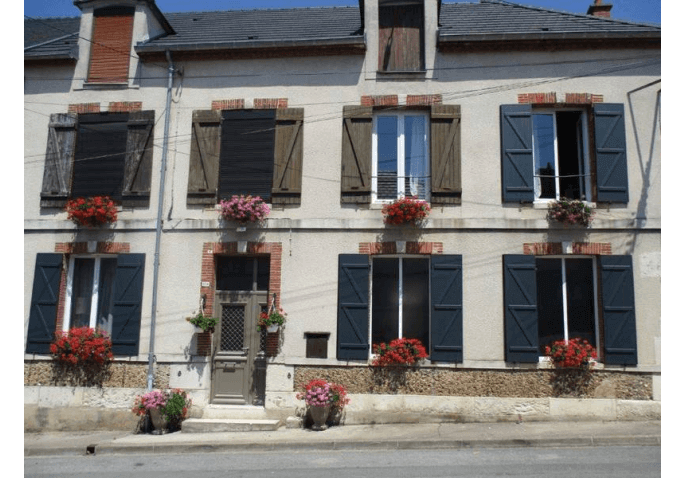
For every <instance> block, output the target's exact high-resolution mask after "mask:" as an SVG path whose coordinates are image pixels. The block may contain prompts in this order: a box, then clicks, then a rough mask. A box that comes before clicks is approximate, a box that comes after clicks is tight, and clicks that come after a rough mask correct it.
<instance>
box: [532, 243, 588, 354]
mask: <svg viewBox="0 0 686 478" xmlns="http://www.w3.org/2000/svg"><path fill="white" fill-rule="evenodd" d="M555 259H561V263H562V264H561V280H562V315H563V317H562V327H563V333H564V340H569V339H571V338H574V337H570V336H569V325H568V315H569V313H568V310H567V287H566V284H567V276H566V269H565V260H566V259H591V261H592V262H591V263H592V275H593V316H594V317H593V328H594V334H595V343H594V344H592V345H593V346H594V347H595V349H596V350H601V348H600V345H601V344H600V338H601V335H600V318H601V315H600V302H599V297H600V293H601V290H600V286H601V284H600V283H599V279H598V272H599V264H598V258H597V256H594V255H580V254H579V255H577V254H575V255H545V256H536V261H538V260H555ZM537 272H538V271H537ZM536 287H537V288H538V280H537V281H536ZM538 339H539V341H540V336H539V337H538ZM547 359H548V358H547V357H546V356H544V355H543V350H542V349H540V350H539V361H546V360H547Z"/></svg>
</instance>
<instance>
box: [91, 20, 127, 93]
mask: <svg viewBox="0 0 686 478" xmlns="http://www.w3.org/2000/svg"><path fill="white" fill-rule="evenodd" d="M133 14H134V9H133V8H101V9H98V10H96V11H95V12H94V13H93V35H92V40H91V56H90V66H89V69H88V83H127V82H128V77H129V63H130V61H131V38H132V35H133Z"/></svg>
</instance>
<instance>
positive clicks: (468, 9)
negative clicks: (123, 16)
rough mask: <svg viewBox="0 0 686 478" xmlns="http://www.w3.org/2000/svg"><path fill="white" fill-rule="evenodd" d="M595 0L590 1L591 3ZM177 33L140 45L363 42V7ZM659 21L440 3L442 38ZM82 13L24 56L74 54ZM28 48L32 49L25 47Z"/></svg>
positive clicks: (247, 15)
mask: <svg viewBox="0 0 686 478" xmlns="http://www.w3.org/2000/svg"><path fill="white" fill-rule="evenodd" d="M590 3H591V0H588V4H589V5H590ZM164 16H165V18H166V19H167V20H168V22H169V24H170V25H171V26H172V27H173V29H174V31H175V34H173V35H167V36H164V37H162V38H158V39H153V40H150V41H148V42H146V43H144V44H139V45H137V47H136V50H137V51H139V52H145V51H163V50H165V49H167V48H170V49H172V50H177V49H180V50H195V49H216V48H240V47H250V46H252V47H256V46H264V47H270V46H279V45H298V44H303V43H308V42H309V43H312V44H322V45H323V44H327V43H348V42H351V41H354V42H361V41H362V38H363V32H362V24H361V16H360V10H359V7H358V6H353V7H321V8H293V9H270V10H229V11H219V12H183V13H166V14H164ZM660 30H661V29H660V26H658V25H650V24H639V23H632V22H626V21H621V20H616V19H605V18H600V17H593V16H588V15H584V14H576V13H569V12H562V11H557V10H550V9H545V8H538V7H531V6H526V5H520V4H515V3H511V2H509V1H502V0H482V1H480V2H471V3H443V4H442V5H441V13H440V25H439V39H440V40H441V41H460V40H461V39H475V38H491V39H517V38H524V37H531V36H532V35H535V36H536V37H537V38H542V39H544V38H548V37H550V38H558V39H560V38H562V39H564V38H572V37H574V38H579V37H587V38H592V37H603V36H608V35H609V36H614V37H624V36H626V37H632V36H642V35H650V36H653V37H654V36H658V37H659V35H660ZM78 31H79V18H78V17H75V18H41V19H34V20H29V19H27V20H25V21H24V49H25V50H24V57H25V58H26V59H32V58H72V57H74V55H75V52H76V42H77V36H78ZM27 47H28V48H27Z"/></svg>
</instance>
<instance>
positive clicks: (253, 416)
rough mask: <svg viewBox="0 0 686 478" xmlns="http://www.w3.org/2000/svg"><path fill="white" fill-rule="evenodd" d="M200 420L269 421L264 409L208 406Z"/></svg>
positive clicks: (246, 406)
mask: <svg viewBox="0 0 686 478" xmlns="http://www.w3.org/2000/svg"><path fill="white" fill-rule="evenodd" d="M198 418H206V419H229V420H269V419H273V418H274V417H273V416H271V417H270V416H268V415H267V412H266V410H265V409H264V407H255V406H250V405H207V406H205V407H204V408H203V409H202V415H201V416H200V417H198Z"/></svg>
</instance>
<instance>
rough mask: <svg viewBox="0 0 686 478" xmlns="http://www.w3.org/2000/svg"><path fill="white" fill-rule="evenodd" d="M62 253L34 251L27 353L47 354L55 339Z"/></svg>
mask: <svg viewBox="0 0 686 478" xmlns="http://www.w3.org/2000/svg"><path fill="white" fill-rule="evenodd" d="M61 275H62V254H43V253H39V254H36V268H35V272H34V274H33V291H32V293H31V309H30V311H29V328H28V333H27V337H26V353H27V354H49V353H50V343H51V342H52V341H53V339H54V338H55V324H56V320H57V303H58V299H59V289H60V278H61Z"/></svg>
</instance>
